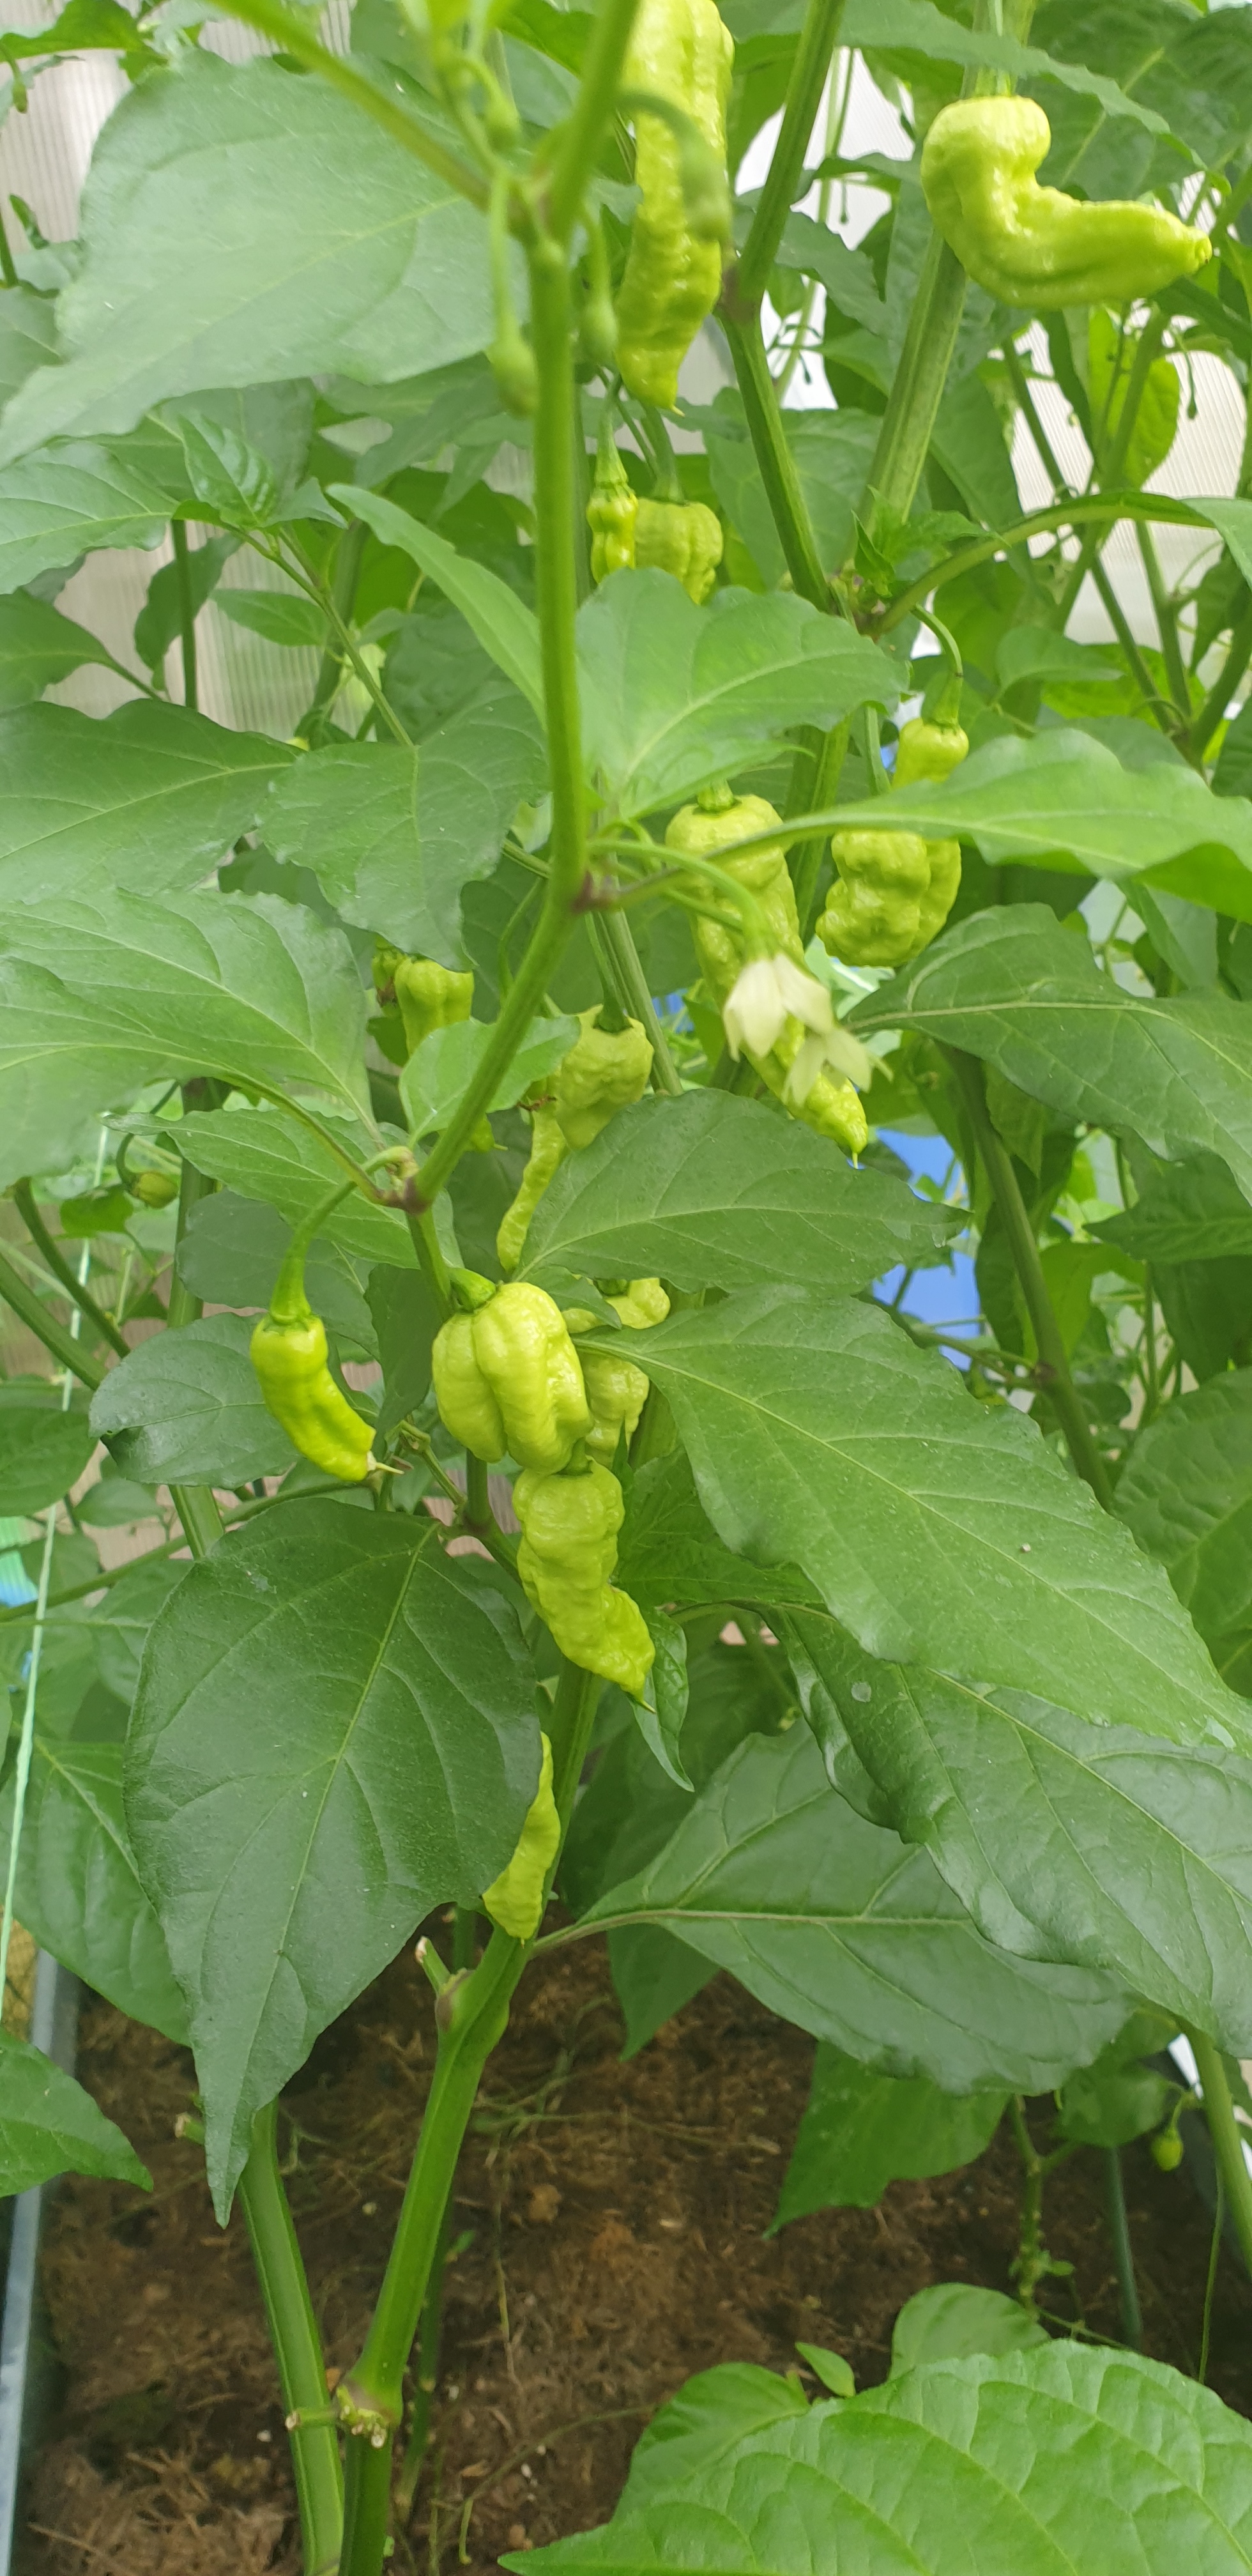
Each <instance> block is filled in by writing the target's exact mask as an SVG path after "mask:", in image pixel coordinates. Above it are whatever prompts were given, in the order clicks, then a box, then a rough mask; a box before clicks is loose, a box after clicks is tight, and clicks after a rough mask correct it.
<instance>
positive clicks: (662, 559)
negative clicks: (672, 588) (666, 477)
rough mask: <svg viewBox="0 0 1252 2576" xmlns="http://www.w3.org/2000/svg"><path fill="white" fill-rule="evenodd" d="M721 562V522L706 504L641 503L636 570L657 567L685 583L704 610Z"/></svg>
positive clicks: (696, 602) (641, 570)
mask: <svg viewBox="0 0 1252 2576" xmlns="http://www.w3.org/2000/svg"><path fill="white" fill-rule="evenodd" d="M721 560H722V523H721V520H720V519H719V518H718V516H717V513H716V511H715V510H710V509H709V508H708V507H707V505H706V504H705V503H704V502H703V501H641V502H640V504H639V515H638V517H637V519H636V521H635V570H636V571H637V572H646V571H648V570H649V569H652V568H655V569H656V570H657V571H658V572H669V573H672V574H673V576H674V579H675V581H680V582H681V583H682V586H683V589H684V590H685V591H686V593H687V597H688V599H693V600H694V601H695V604H696V607H697V608H703V606H704V603H705V600H706V599H707V598H708V595H709V592H710V591H711V590H712V588H713V584H714V582H715V581H716V579H717V567H718V565H719V563H720V562H721Z"/></svg>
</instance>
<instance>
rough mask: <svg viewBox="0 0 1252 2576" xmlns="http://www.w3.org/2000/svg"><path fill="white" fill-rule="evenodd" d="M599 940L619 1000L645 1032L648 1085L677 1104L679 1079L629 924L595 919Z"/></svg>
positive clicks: (614, 917) (611, 916)
mask: <svg viewBox="0 0 1252 2576" xmlns="http://www.w3.org/2000/svg"><path fill="white" fill-rule="evenodd" d="M599 928H600V936H601V938H602V939H603V941H604V944H605V947H606V948H607V950H608V952H609V956H610V958H611V960H612V963H613V966H614V968H615V970H616V974H617V980H618V982H619V984H620V986H621V990H622V999H623V1001H624V1002H625V1005H626V1008H627V1009H628V1011H630V1012H631V1014H632V1016H633V1017H634V1018H635V1019H637V1020H638V1021H639V1022H640V1023H641V1025H642V1026H643V1027H644V1028H645V1029H646V1030H647V1033H648V1037H649V1040H650V1042H651V1046H652V1083H653V1088H654V1090H656V1091H667V1092H668V1093H669V1095H670V1098H671V1099H672V1100H677V1098H678V1097H679V1094H680V1093H681V1091H682V1079H681V1076H680V1074H679V1072H678V1068H677V1066H676V1064H675V1062H674V1059H673V1057H672V1055H671V1054H670V1051H669V1041H668V1039H667V1038H666V1035H665V1031H664V1029H663V1028H662V1026H661V1023H660V1020H659V1019H658V1017H657V1010H656V1004H655V1002H654V1001H653V999H652V995H651V993H650V992H649V991H648V979H647V976H646V975H645V974H644V971H643V964H642V961H641V959H640V955H639V951H638V949H637V948H636V946H635V940H634V933H633V932H632V930H631V927H630V923H629V922H628V921H626V920H624V919H623V916H622V914H621V913H620V912H604V913H601V914H600V916H599Z"/></svg>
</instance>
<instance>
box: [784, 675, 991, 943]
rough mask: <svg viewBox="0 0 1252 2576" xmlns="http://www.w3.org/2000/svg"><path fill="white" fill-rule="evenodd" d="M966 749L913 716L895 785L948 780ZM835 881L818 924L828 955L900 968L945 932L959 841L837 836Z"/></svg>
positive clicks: (946, 729)
mask: <svg viewBox="0 0 1252 2576" xmlns="http://www.w3.org/2000/svg"><path fill="white" fill-rule="evenodd" d="M968 750H969V739H968V736H967V735H966V734H965V733H964V732H963V730H962V728H961V726H960V725H942V724H927V723H925V722H924V721H923V719H922V718H921V717H920V716H915V717H914V718H913V719H912V721H911V722H910V723H909V724H906V725H905V726H904V727H903V729H902V731H901V734H900V743H899V749H898V751H897V753H896V766H895V778H894V785H895V786H896V787H912V786H914V785H917V784H918V783H920V782H923V781H926V780H933V781H934V782H936V783H938V782H940V781H941V780H943V779H945V778H947V777H949V776H950V775H951V772H952V771H953V770H954V769H955V768H956V767H957V766H958V764H959V763H960V762H961V761H962V760H964V758H965V755H966V753H967V751H968ZM830 850H831V856H832V858H833V859H834V862H835V866H836V868H837V870H838V875H837V877H836V879H835V882H834V884H833V885H832V887H831V889H830V892H829V894H828V896H827V898H826V909H825V911H824V912H823V914H822V916H821V919H820V921H819V922H818V925H817V935H818V938H819V939H820V940H821V943H822V946H823V948H825V949H826V950H827V951H828V952H829V954H830V955H831V956H833V957H840V958H842V959H843V961H844V964H845V965H848V966H902V965H903V964H904V963H905V962H906V960H907V959H908V958H910V957H916V956H918V955H919V954H920V952H921V950H922V949H923V948H925V947H927V946H928V945H929V943H930V941H931V940H932V939H934V938H935V936H936V935H937V933H938V932H939V931H940V930H942V928H943V925H944V923H945V921H946V920H947V917H948V914H949V913H950V911H951V910H952V906H953V904H954V903H955V901H956V896H957V889H958V887H959V885H960V882H961V844H960V842H959V841H927V840H925V839H923V837H922V835H921V833H920V832H907V831H893V830H891V829H890V828H889V827H888V826H884V827H883V828H882V829H881V830H880V829H879V828H878V827H877V826H876V825H875V826H872V827H871V828H869V829H867V830H862V831H847V832H834V833H832V835H831V842H830Z"/></svg>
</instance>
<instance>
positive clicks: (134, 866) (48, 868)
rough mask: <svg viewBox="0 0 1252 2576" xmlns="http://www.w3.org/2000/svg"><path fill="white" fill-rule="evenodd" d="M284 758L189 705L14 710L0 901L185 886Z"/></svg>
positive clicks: (2, 783)
mask: <svg viewBox="0 0 1252 2576" xmlns="http://www.w3.org/2000/svg"><path fill="white" fill-rule="evenodd" d="M12 604H13V605H16V602H14V603H12ZM29 605H30V606H31V607H32V608H34V607H36V606H38V602H36V601H34V600H32V601H31V602H30V603H29ZM47 613H48V614H51V613H52V612H51V611H49V612H47ZM63 622H64V621H63ZM2 627H3V620H2V617H0V636H2ZM0 649H2V644H0ZM82 658H83V656H82V655H81V654H80V655H79V656H78V659H79V660H81V659H82ZM53 676H55V675H53ZM290 759H291V753H290V752H289V751H288V749H287V747H286V745H285V744H284V743H279V742H272V741H270V740H269V739H268V738H267V737H266V736H265V735H263V734H256V733H228V732H227V731H226V730H225V728H224V727H223V726H222V725H215V724H210V722H209V719H208V717H207V716H201V715H196V714H194V713H193V711H192V709H191V708H190V707H159V706H153V705H151V704H150V703H149V702H148V701H146V700H144V699H138V700H135V701H133V702H132V703H131V704H130V705H128V706H124V707H119V708H118V710H117V713H116V714H115V715H112V716H106V717H105V718H104V720H103V722H99V721H93V720H92V718H90V717H89V716H84V715H79V714H78V712H77V710H76V709H75V708H74V707H54V706H37V707H21V708H19V709H18V710H17V712H16V713H13V714H9V715H6V716H5V717H4V718H3V720H2V721H0V902H2V903H3V905H4V907H5V909H6V910H7V908H8V906H9V905H10V904H13V903H52V902H55V901H57V900H58V898H59V897H60V896H62V895H72V896H74V897H75V898H77V899H80V900H81V899H82V898H83V897H87V898H90V897H91V896H92V895H93V894H94V893H96V892H97V891H99V892H100V893H102V894H103V893H107V891H108V890H109V888H110V887H113V886H125V887H127V888H129V889H130V890H131V891H132V892H133V893H135V894H164V893H167V892H176V891H178V890H180V889H181V888H183V887H184V886H188V887H189V886H194V885H196V884H198V883H199V882H200V880H201V879H202V878H203V877H204V876H205V875H206V874H207V872H208V870H209V869H210V868H211V867H212V866H213V864H214V862H215V861H216V860H218V859H220V858H221V857H223V855H224V854H225V853H226V851H228V850H229V849H230V848H231V845H232V843H233V842H235V841H236V840H237V839H238V837H239V834H240V833H241V832H243V831H246V830H247V829H248V828H249V826H250V825H251V824H252V822H253V821H254V819H255V816H256V809H257V806H258V805H259V804H260V802H261V800H262V798H263V797H264V795H265V791H266V789H267V787H268V786H269V783H270V780H271V779H273V778H276V777H278V776H279V774H280V773H281V772H282V771H283V770H284V769H286V767H287V765H288V763H289V761H290Z"/></svg>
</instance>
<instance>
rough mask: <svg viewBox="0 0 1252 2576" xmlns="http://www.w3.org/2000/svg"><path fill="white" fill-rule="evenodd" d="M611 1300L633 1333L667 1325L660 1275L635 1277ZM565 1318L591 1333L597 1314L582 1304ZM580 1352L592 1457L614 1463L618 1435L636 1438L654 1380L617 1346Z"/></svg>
mask: <svg viewBox="0 0 1252 2576" xmlns="http://www.w3.org/2000/svg"><path fill="white" fill-rule="evenodd" d="M606 1302H607V1303H608V1304H609V1305H610V1306H612V1307H613V1308H614V1309H615V1310H616V1312H617V1314H618V1315H619V1316H620V1318H621V1321H622V1323H623V1324H625V1325H626V1326H627V1327H628V1329H630V1330H631V1331H633V1332H640V1331H646V1329H647V1327H648V1325H649V1324H663V1323H664V1321H665V1318H666V1316H667V1315H668V1313H669V1299H668V1297H667V1296H666V1294H665V1290H664V1289H663V1287H662V1286H661V1283H660V1280H659V1279H632V1280H631V1281H630V1283H629V1286H628V1287H627V1289H626V1290H625V1292H624V1294H623V1295H621V1296H617V1297H612V1296H610V1297H609V1298H608V1299H607V1301H606ZM565 1321H566V1323H567V1325H568V1326H569V1329H570V1331H571V1333H578V1332H590V1331H591V1330H592V1328H593V1327H594V1324H595V1321H596V1318H595V1316H594V1315H593V1314H591V1313H590V1312H589V1310H588V1309H587V1308H586V1307H581V1306H580V1307H576V1308H574V1309H573V1310H572V1311H571V1312H569V1313H568V1314H567V1315H566V1318H565ZM578 1356H579V1360H580V1362H581V1365H582V1373H583V1385H584V1386H585V1388H586V1390H587V1402H588V1404H589V1405H590V1407H591V1429H590V1431H589V1432H588V1434H587V1447H588V1449H589V1450H590V1451H591V1454H592V1457H593V1458H601V1459H603V1461H604V1463H605V1465H606V1466H611V1465H612V1463H613V1460H614V1458H615V1457H616V1456H617V1444H618V1441H619V1439H622V1438H625V1439H626V1440H627V1441H630V1440H633V1438H634V1435H635V1432H636V1429H637V1428H638V1423H639V1416H640V1414H641V1413H642V1411H643V1408H644V1405H645V1403H646V1401H647V1395H648V1385H649V1381H648V1379H647V1378H646V1377H645V1376H644V1373H643V1370H642V1369H641V1368H636V1366H635V1364H634V1361H633V1360H629V1359H627V1358H626V1356H625V1354H624V1352H619V1351H617V1350H616V1349H615V1350H613V1351H580V1352H579V1354H578Z"/></svg>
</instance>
